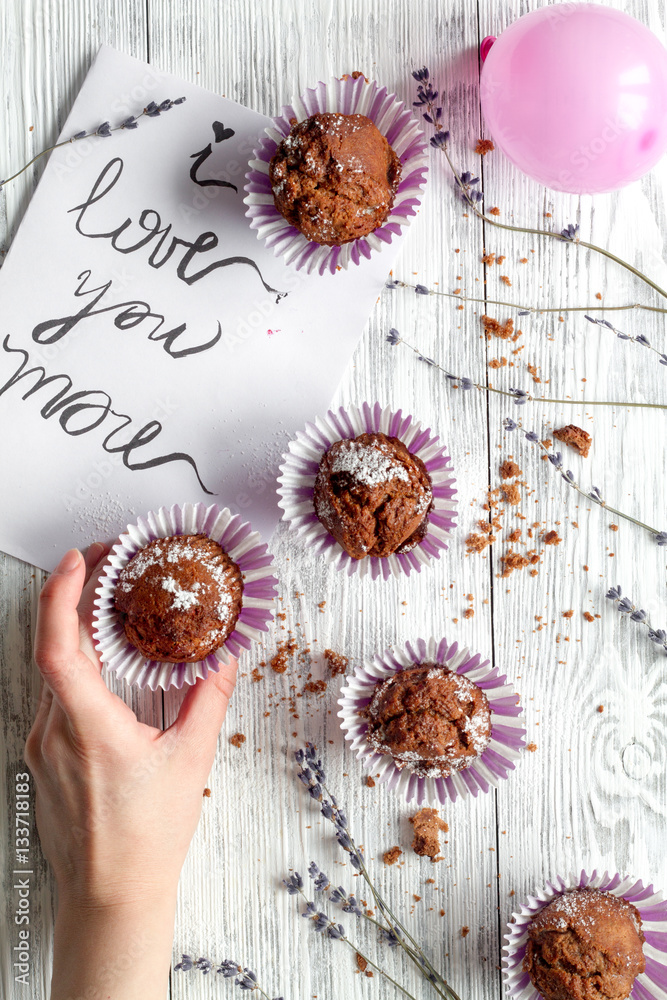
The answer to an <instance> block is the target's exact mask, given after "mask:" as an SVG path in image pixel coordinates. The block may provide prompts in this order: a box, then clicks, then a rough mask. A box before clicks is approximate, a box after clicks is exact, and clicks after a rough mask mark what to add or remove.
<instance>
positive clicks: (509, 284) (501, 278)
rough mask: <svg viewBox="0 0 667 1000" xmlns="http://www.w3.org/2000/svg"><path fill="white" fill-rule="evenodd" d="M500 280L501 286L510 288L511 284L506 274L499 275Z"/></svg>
mask: <svg viewBox="0 0 667 1000" xmlns="http://www.w3.org/2000/svg"><path fill="white" fill-rule="evenodd" d="M500 280H501V281H502V283H503V285H507V287H508V288H511V287H512V282H511V281H510V279H509V277H508V276H507V275H506V274H501V275H500Z"/></svg>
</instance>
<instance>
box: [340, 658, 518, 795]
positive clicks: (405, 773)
mask: <svg viewBox="0 0 667 1000" xmlns="http://www.w3.org/2000/svg"><path fill="white" fill-rule="evenodd" d="M420 663H437V664H440V665H442V666H446V667H448V668H449V669H450V670H452V671H454V672H455V673H457V674H462V675H465V676H466V677H467V678H468V680H470V681H472V682H473V683H474V684H476V685H477V686H478V687H480V688H481V689H482V691H484V693H485V695H486V697H487V698H488V700H489V708H490V709H491V739H490V742H489V745H488V746H487V748H486V750H484V752H483V753H482V754H480V756H479V757H478V758H476V759H475V760H474V761H473V763H472V764H471V765H470V766H469V767H467V768H464V769H463V770H461V771H454V772H453V773H452V774H451V775H450V777H449V778H424V777H420V776H419V775H418V774H415V772H414V771H411V770H410V768H409V765H406V766H405V767H403V768H399V767H397V766H396V764H395V763H394V760H393V758H392V757H391V756H390V755H389V754H380V753H378V752H377V750H376V749H375V748H374V747H373V746H371V744H370V743H369V742H368V740H367V738H366V733H367V730H368V723H367V721H366V719H364V718H362V717H361V716H360V714H359V713H360V712H361V711H363V709H365V708H366V707H367V706H368V705H369V703H370V701H371V698H372V697H373V693H374V691H375V688H376V686H377V684H378V682H379V681H384V680H386V678H387V677H391V676H393V674H396V673H398V672H399V671H400V670H404V669H405V667H413V666H415V665H419V664H420ZM338 704H339V705H340V711H339V713H338V717H339V718H340V719H341V720H342V721H341V729H342V730H343V732H344V733H345V739H346V740H347V741H348V742H349V743H350V745H351V747H352V750H354V752H355V753H356V755H357V759H358V760H361V761H362V763H363V765H364V767H365V768H366V770H368V771H371V772H372V773H373V776H374V777H376V776H377V775H379V780H380V781H383V782H386V784H387V785H388V786H389V788H391V789H392V790H393V791H395V792H396V793H397V794H398V795H400V796H401V797H402V798H404V799H405V801H406V802H414V803H415V804H416V805H422V803H433V804H438V803H442V804H444V803H445V802H448V801H450V802H455V801H456V799H457V798H458V796H459V795H461V796H466V795H472V796H474V797H477V795H478V794H479V792H480V791H482V792H488V791H490V789H491V788H495V787H496V786H497V785H498V783H499V782H500V781H501V780H502V779H504V778H507V776H508V773H509V772H510V771H513V770H514V761H515V760H517V759H518V758H519V757H520V756H521V751H522V749H523V747H524V746H525V743H524V737H525V735H526V730H525V727H524V725H523V721H522V718H521V716H522V714H523V709H522V708H521V706H520V705H519V696H518V694H517V693H516V691H515V690H514V688H513V687H512V686H511V685H510V684H508V683H507V678H506V677H505V676H504V675H501V674H499V672H498V669H497V668H496V667H491V666H489V661H488V660H482V657H481V655H480V654H479V653H471V652H470V650H468V649H467V648H463V649H460V648H459V645H458V643H456V642H454V643H452V644H451V645H450V644H449V643H448V642H447V640H446V639H433V638H431V639H427V640H424V639H417V640H416V642H408V643H406V644H405V646H403V647H402V648H400V649H387V650H386V651H385V653H384V654H383V655H382V656H377V655H376V656H375V658H374V659H373V661H372V662H370V661H366V662H365V663H363V664H361V666H358V667H357V668H356V669H355V671H354V673H352V674H351V675H350V677H349V679H348V681H347V683H346V684H345V686H344V687H343V688H342V689H341V692H340V698H339V700H338Z"/></svg>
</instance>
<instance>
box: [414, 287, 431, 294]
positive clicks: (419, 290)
mask: <svg viewBox="0 0 667 1000" xmlns="http://www.w3.org/2000/svg"><path fill="white" fill-rule="evenodd" d="M415 293H416V294H417V295H430V294H431V293H430V292H429V290H428V288H427V287H426V285H415Z"/></svg>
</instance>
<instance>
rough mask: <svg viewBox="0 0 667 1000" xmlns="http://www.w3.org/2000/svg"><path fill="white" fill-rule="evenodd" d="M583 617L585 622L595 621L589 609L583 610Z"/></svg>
mask: <svg viewBox="0 0 667 1000" xmlns="http://www.w3.org/2000/svg"><path fill="white" fill-rule="evenodd" d="M584 618H585V619H586V621H587V622H594V621H595V618H594V617H593V615H592V614H591V613H590V611H584Z"/></svg>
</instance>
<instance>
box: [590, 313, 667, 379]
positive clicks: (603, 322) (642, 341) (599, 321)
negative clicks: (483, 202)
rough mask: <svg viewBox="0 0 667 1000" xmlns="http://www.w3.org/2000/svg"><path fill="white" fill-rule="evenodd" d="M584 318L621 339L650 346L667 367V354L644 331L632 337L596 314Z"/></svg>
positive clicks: (649, 348) (661, 362) (650, 349)
mask: <svg viewBox="0 0 667 1000" xmlns="http://www.w3.org/2000/svg"><path fill="white" fill-rule="evenodd" d="M584 319H587V320H588V322H589V323H594V324H595V325H596V326H601V327H602V328H603V329H604V330H611V332H612V333H615V334H616V336H617V337H618V339H619V340H628V341H630V343H632V344H640V345H641V346H642V347H646V348H648V350H649V351H653V353H654V354H657V355H658V357H659V359H660V364H661V365H665V366H666V367H667V354H663V353H662V351H659V350H658V348H657V347H653V346H652V345H651V343H650V342H649V340H648V338H647V337H645V336H644V334H643V333H639V334H638V335H637V336H636V337H632V336H631V335H630V334H629V333H623V332H622V331H621V330H617V329H616V327H615V326H614V324H613V323H610V322H609V320H608V319H596V318H595V317H594V316H584Z"/></svg>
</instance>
